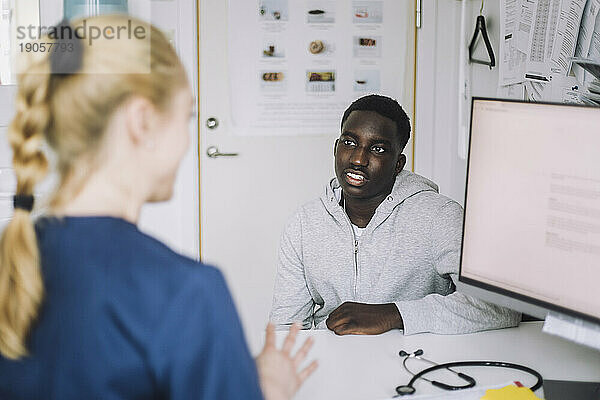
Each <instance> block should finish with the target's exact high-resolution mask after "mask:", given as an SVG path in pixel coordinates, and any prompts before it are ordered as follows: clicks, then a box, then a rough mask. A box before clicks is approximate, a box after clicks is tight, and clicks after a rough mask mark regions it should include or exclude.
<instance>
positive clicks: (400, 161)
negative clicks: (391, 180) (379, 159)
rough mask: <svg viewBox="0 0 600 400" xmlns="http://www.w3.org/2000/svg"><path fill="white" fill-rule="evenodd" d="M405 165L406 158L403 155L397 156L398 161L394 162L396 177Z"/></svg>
mask: <svg viewBox="0 0 600 400" xmlns="http://www.w3.org/2000/svg"><path fill="white" fill-rule="evenodd" d="M405 165H406V156H405V155H404V154H400V155H399V156H398V161H397V162H396V175H398V174H399V173H400V171H402V169H403V168H404V166H405Z"/></svg>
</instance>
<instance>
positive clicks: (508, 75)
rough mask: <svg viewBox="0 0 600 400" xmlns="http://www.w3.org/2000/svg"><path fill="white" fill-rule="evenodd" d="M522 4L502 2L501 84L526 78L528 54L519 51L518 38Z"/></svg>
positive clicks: (520, 1)
mask: <svg viewBox="0 0 600 400" xmlns="http://www.w3.org/2000/svg"><path fill="white" fill-rule="evenodd" d="M599 1H600V0H599ZM521 5H522V0H502V1H501V2H500V14H501V19H500V38H501V40H500V63H499V67H500V70H499V74H500V76H499V80H498V84H499V85H500V86H505V85H513V84H516V83H519V82H523V80H524V75H525V61H526V54H525V53H523V52H521V51H519V48H518V39H517V33H518V28H519V25H520V24H519V21H520V17H521Z"/></svg>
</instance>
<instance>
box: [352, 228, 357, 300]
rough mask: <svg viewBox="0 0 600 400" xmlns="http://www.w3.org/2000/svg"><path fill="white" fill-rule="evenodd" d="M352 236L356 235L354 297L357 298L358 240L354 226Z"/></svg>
mask: <svg viewBox="0 0 600 400" xmlns="http://www.w3.org/2000/svg"><path fill="white" fill-rule="evenodd" d="M351 228H352V226H351ZM352 236H354V299H356V291H357V285H358V240H356V236H355V235H354V228H352Z"/></svg>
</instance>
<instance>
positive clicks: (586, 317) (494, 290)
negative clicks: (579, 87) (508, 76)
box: [458, 96, 600, 324]
mask: <svg viewBox="0 0 600 400" xmlns="http://www.w3.org/2000/svg"><path fill="white" fill-rule="evenodd" d="M479 100H481V101H494V102H506V103H524V104H528V105H531V106H538V105H555V106H564V107H575V108H595V109H598V110H599V111H600V107H596V106H592V105H587V104H567V103H553V102H529V101H525V100H516V99H499V98H493V97H479V96H473V97H472V98H471V119H470V125H469V145H468V148H467V173H466V175H465V197H464V212H463V225H462V237H461V245H460V246H461V248H460V264H459V272H458V280H459V282H462V283H463V284H466V285H470V286H473V287H476V288H479V289H483V290H486V291H488V292H491V293H495V294H498V295H501V296H505V297H508V298H513V299H516V300H519V301H522V302H525V303H529V304H533V305H535V306H537V307H542V308H544V309H547V310H550V311H555V312H559V313H561V314H565V315H569V316H572V317H575V318H580V319H582V320H585V321H589V322H593V323H596V324H600V318H598V317H595V316H593V315H589V314H586V313H583V312H581V311H577V310H573V309H570V308H566V307H562V306H558V305H556V304H553V303H549V302H546V301H544V300H540V299H536V298H534V297H530V296H527V295H524V294H521V293H517V292H513V291H511V290H508V289H504V288H499V287H496V286H493V285H490V284H489V283H486V282H481V281H478V280H476V279H473V278H468V277H465V276H463V274H462V267H463V251H464V239H465V224H466V220H467V194H468V190H469V169H470V167H471V145H472V142H471V138H472V134H473V107H474V105H475V102H476V101H479Z"/></svg>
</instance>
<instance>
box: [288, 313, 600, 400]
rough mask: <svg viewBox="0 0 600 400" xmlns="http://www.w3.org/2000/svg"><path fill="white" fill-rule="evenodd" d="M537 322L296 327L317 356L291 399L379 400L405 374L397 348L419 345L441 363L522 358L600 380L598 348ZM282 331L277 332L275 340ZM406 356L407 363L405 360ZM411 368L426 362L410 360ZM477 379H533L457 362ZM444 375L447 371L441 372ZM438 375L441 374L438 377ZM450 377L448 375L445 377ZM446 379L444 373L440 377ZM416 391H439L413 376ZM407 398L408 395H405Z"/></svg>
mask: <svg viewBox="0 0 600 400" xmlns="http://www.w3.org/2000/svg"><path fill="white" fill-rule="evenodd" d="M542 325H543V323H541V322H525V323H522V324H521V325H520V326H519V327H517V328H511V329H500V330H495V331H488V332H481V333H475V334H469V335H447V336H446V335H433V334H419V335H412V336H404V335H402V333H400V332H399V331H394V332H388V333H385V334H383V335H378V336H342V337H338V336H336V335H335V334H333V333H332V332H330V331H326V330H320V331H316V330H311V331H301V332H300V334H299V340H298V342H299V343H301V342H303V340H302V339H303V338H307V337H308V336H313V337H314V338H315V345H314V348H313V350H312V351H311V354H310V357H309V359H311V360H312V359H314V358H316V359H318V360H319V368H318V370H317V371H316V372H315V373H314V374H313V375H312V376H311V377H310V378H309V379H308V380H307V381H306V382H305V384H304V386H303V387H302V388H301V389H300V391H299V392H298V394H297V396H296V398H295V399H296V400H303V399H311V400H320V399H323V400H325V399H327V400H331V399H343V400H353V399H356V400H358V399H360V400H371V399H372V400H382V399H387V398H390V397H392V396H393V395H395V387H396V386H398V385H400V384H405V383H407V382H408V381H409V380H410V378H411V376H410V375H409V374H408V373H407V372H406V371H405V370H404V368H402V362H401V358H400V357H399V356H398V352H399V351H400V350H406V351H409V352H412V351H415V350H416V349H423V350H424V351H425V354H424V357H426V358H429V359H431V360H432V361H435V362H438V363H441V362H447V361H462V360H493V361H507V362H512V363H517V364H523V365H526V366H528V367H531V368H533V369H535V370H537V371H538V372H540V373H541V374H542V376H543V377H544V379H563V380H578V381H600V352H599V351H596V350H592V349H589V348H587V347H583V346H579V345H576V344H574V343H570V342H567V341H565V340H562V339H560V338H557V337H554V336H552V335H548V334H545V333H542V331H541V329H542ZM284 335H285V332H278V341H279V343H281V341H282V340H283V337H284ZM411 362H412V363H411ZM408 366H409V368H410V369H411V370H416V371H418V370H420V369H422V368H424V367H425V366H426V365H425V364H424V363H421V362H419V361H416V360H410V361H409V363H408ZM461 371H463V372H467V373H468V374H470V375H472V376H473V377H474V378H475V379H476V380H477V383H478V384H479V385H494V384H500V383H505V382H509V381H511V380H520V381H521V382H522V383H523V384H525V385H532V384H533V383H535V378H530V377H529V376H528V375H527V374H526V373H521V372H519V371H514V372H513V371H511V370H505V369H501V368H475V367H473V368H463V369H461ZM443 376H444V377H447V376H448V375H443ZM440 379H442V380H443V379H444V378H443V377H440ZM451 379H452V378H450V380H451ZM446 380H448V378H446ZM415 388H416V389H417V394H426V393H430V394H434V393H440V389H437V388H435V387H433V386H431V384H429V383H427V382H424V381H422V380H421V381H419V383H417V384H415ZM405 398H406V399H409V397H405Z"/></svg>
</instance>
